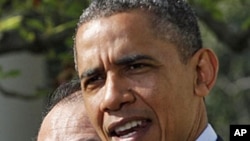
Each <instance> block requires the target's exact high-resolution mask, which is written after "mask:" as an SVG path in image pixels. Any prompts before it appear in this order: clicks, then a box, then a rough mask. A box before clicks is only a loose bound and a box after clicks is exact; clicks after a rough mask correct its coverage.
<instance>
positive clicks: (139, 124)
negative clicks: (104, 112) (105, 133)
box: [109, 119, 151, 138]
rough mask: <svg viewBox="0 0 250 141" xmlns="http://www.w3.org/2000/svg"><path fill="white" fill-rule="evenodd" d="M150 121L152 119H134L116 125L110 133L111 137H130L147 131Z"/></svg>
mask: <svg viewBox="0 0 250 141" xmlns="http://www.w3.org/2000/svg"><path fill="white" fill-rule="evenodd" d="M150 123H151V120H149V119H144V120H133V121H129V122H126V123H124V124H122V125H119V126H116V127H114V128H113V129H111V130H110V132H109V133H110V136H111V137H118V138H128V137H132V136H135V135H136V134H138V133H140V132H143V131H145V129H146V128H147V127H149V125H150Z"/></svg>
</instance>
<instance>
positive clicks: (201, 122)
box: [188, 100, 208, 141]
mask: <svg viewBox="0 0 250 141" xmlns="http://www.w3.org/2000/svg"><path fill="white" fill-rule="evenodd" d="M197 106H198V109H197V111H198V112H197V114H196V120H194V123H193V125H194V126H193V127H192V129H191V132H190V135H189V138H188V141H194V140H196V139H197V138H198V137H199V135H200V134H201V133H202V132H203V131H204V130H205V129H206V127H207V124H208V119H207V112H206V107H205V103H204V101H203V100H200V102H199V104H198V105H197Z"/></svg>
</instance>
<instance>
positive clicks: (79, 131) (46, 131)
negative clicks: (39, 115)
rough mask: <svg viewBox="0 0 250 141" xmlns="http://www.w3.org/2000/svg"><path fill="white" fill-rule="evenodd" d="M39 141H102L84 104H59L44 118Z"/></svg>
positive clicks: (76, 102) (78, 102)
mask: <svg viewBox="0 0 250 141" xmlns="http://www.w3.org/2000/svg"><path fill="white" fill-rule="evenodd" d="M38 141H100V139H99V137H98V135H97V133H96V132H95V130H94V128H93V127H92V125H91V124H90V122H89V120H88V117H87V116H86V112H85V109H84V106H83V102H80V101H74V102H67V101H66V102H65V103H63V102H59V103H58V104H57V105H56V106H55V107H54V108H53V109H52V110H51V111H50V112H49V113H48V115H47V116H46V117H45V118H44V120H43V123H42V125H41V128H40V131H39V135H38Z"/></svg>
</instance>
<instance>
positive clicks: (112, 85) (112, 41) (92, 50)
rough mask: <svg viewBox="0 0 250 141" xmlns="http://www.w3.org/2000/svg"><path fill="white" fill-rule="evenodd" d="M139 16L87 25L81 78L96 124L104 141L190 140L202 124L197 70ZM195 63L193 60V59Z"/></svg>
mask: <svg viewBox="0 0 250 141" xmlns="http://www.w3.org/2000/svg"><path fill="white" fill-rule="evenodd" d="M145 17H147V15H145V14H143V13H142V12H141V11H139V10H135V11H130V12H127V13H119V14H115V15H113V16H110V17H104V18H100V19H96V20H92V21H90V22H88V23H86V24H83V25H82V26H81V27H80V28H79V30H78V32H77V35H76V51H77V55H78V56H77V63H78V72H79V75H80V77H81V85H82V91H83V93H84V100H85V105H86V109H87V112H88V114H89V116H90V119H91V122H92V123H93V125H94V127H95V128H96V130H97V132H98V134H99V135H100V136H101V138H102V139H106V140H126V141H128V140H131V141H135V140H137V141H154V140H155V141H159V140H172V141H177V140H182V141H184V140H188V138H189V136H191V134H192V132H196V131H194V129H196V128H195V126H196V125H197V123H196V122H199V119H198V113H199V106H198V104H199V103H200V101H202V100H201V99H202V98H201V97H198V96H195V95H194V86H193V85H194V83H195V82H194V81H195V79H194V76H195V69H196V68H195V67H194V65H193V64H192V63H191V62H192V61H189V62H188V63H187V64H186V65H185V64H183V63H182V62H181V61H180V58H179V56H178V53H177V50H176V46H175V45H174V44H171V43H169V42H166V41H163V40H160V39H158V38H156V37H155V34H153V32H152V31H151V29H150V27H151V26H152V25H150V23H149V21H147V18H145ZM191 60H192V59H191Z"/></svg>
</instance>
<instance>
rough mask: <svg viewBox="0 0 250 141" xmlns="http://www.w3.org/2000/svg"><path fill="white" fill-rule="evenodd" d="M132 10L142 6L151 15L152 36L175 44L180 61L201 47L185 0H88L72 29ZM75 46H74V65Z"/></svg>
mask: <svg viewBox="0 0 250 141" xmlns="http://www.w3.org/2000/svg"><path fill="white" fill-rule="evenodd" d="M134 9H142V10H144V11H146V12H148V14H149V15H151V16H149V17H150V21H151V24H152V29H153V31H154V33H155V34H156V37H159V38H161V39H163V40H166V41H168V42H171V43H174V44H175V45H177V50H178V52H179V55H180V59H181V60H182V62H184V63H186V62H187V60H188V59H189V58H190V57H191V56H192V55H193V54H194V53H195V52H196V51H197V50H199V49H200V48H202V41H201V35H200V30H199V27H198V22H197V19H196V15H195V13H194V11H193V10H192V8H191V7H190V6H189V5H188V3H187V2H185V0H92V2H91V4H90V5H89V7H88V8H87V9H85V10H84V11H83V13H82V15H81V16H80V18H79V22H78V24H77V28H76V32H77V30H78V28H79V27H80V26H81V25H82V24H84V23H87V22H89V21H91V20H94V19H98V18H102V17H108V16H111V15H114V14H117V13H121V12H126V11H131V10H134ZM135 24H136V23H135ZM75 48H76V47H75V45H74V56H75V64H76V68H77V61H76V58H77V52H76V49H75Z"/></svg>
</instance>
